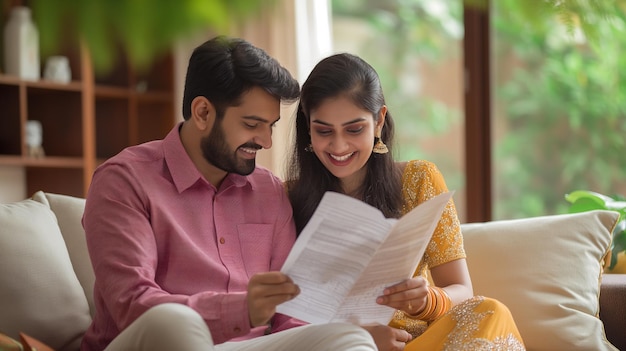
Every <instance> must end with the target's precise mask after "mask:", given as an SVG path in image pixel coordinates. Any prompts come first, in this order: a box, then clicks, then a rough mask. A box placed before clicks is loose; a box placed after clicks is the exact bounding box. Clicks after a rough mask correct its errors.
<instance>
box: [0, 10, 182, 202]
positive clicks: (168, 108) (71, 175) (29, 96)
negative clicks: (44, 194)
mask: <svg viewBox="0 0 626 351" xmlns="http://www.w3.org/2000/svg"><path fill="white" fill-rule="evenodd" d="M0 18H2V17H0ZM0 24H2V23H0ZM42 35H45V33H42ZM54 55H64V56H67V57H68V58H69V61H70V69H71V71H72V78H73V80H72V81H71V82H69V83H67V84H62V83H56V82H52V81H46V80H38V81H30V80H21V79H19V78H17V77H14V76H9V75H3V74H0V116H1V117H0V166H12V167H13V166H14V167H24V168H25V169H26V172H25V173H26V188H27V192H28V193H29V194H28V195H31V194H32V193H34V192H36V191H38V190H43V191H48V192H55V193H62V194H68V195H73V196H81V197H82V196H85V195H86V193H87V190H88V188H89V184H90V182H91V176H92V174H93V172H94V170H95V168H96V167H97V166H98V165H99V164H101V163H102V162H104V161H105V160H106V159H107V158H109V157H111V156H113V155H115V154H117V153H118V152H120V151H121V150H122V149H124V148H125V147H128V146H131V145H135V144H138V143H141V142H144V141H148V140H154V139H160V138H163V137H164V136H165V135H166V134H167V132H169V131H170V129H171V128H172V127H173V126H174V124H175V123H176V118H175V116H176V115H177V113H178V111H175V110H174V98H173V95H174V93H173V90H174V86H173V85H174V84H173V72H174V65H173V59H172V55H165V56H164V57H159V58H155V60H154V64H153V66H152V67H150V68H148V69H143V70H141V73H139V72H137V71H136V70H134V69H133V67H132V66H131V65H129V63H128V62H127V60H125V59H124V55H123V53H122V52H120V55H119V57H120V59H119V60H118V63H117V64H116V65H115V66H114V67H113V69H112V70H111V71H110V72H108V73H107V74H104V75H96V73H95V71H94V70H93V67H92V64H91V58H90V54H89V52H88V51H87V49H86V48H85V47H84V46H83V45H80V44H78V43H76V44H74V45H73V44H71V43H65V44H63V45H62V46H61V47H60V48H58V52H55V53H54ZM45 60H46V57H42V58H41V62H45ZM138 89H139V90H138ZM28 120H38V121H40V122H41V124H42V129H43V143H42V146H43V148H44V151H45V154H46V156H45V157H43V158H34V157H30V156H28V150H27V147H26V145H25V141H24V132H25V125H26V122H27V121H28Z"/></svg>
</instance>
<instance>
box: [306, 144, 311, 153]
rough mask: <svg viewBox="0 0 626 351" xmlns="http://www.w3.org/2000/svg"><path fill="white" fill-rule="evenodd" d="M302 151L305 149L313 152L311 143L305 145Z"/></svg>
mask: <svg viewBox="0 0 626 351" xmlns="http://www.w3.org/2000/svg"><path fill="white" fill-rule="evenodd" d="M304 151H306V152H313V145H311V144H309V145H307V147H305V148H304Z"/></svg>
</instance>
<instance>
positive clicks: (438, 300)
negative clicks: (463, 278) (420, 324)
mask: <svg viewBox="0 0 626 351" xmlns="http://www.w3.org/2000/svg"><path fill="white" fill-rule="evenodd" d="M451 307H452V300H451V299H450V296H449V295H448V293H446V291H445V290H443V289H442V288H439V287H436V286H429V287H428V294H427V295H426V306H424V309H423V310H422V312H420V313H418V314H417V315H411V314H408V313H406V312H404V315H405V316H406V317H408V318H411V319H418V320H423V321H426V322H431V321H434V320H435V319H437V318H439V317H441V316H443V315H444V314H446V312H448V311H449V310H450V308H451Z"/></svg>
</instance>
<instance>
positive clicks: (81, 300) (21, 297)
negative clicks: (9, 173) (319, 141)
mask: <svg viewBox="0 0 626 351" xmlns="http://www.w3.org/2000/svg"><path fill="white" fill-rule="evenodd" d="M84 204H85V200H84V199H81V198H76V197H71V196H66V195H60V194H52V193H44V192H41V191H40V192H37V193H35V194H34V195H33V196H32V197H31V198H29V199H25V200H23V201H19V202H15V203H9V204H1V205H0V247H2V251H1V252H2V254H0V333H2V334H4V335H5V336H6V337H9V338H14V339H16V340H18V338H19V335H20V333H24V334H23V335H27V336H30V337H32V338H35V339H36V340H39V341H41V342H43V343H45V344H47V345H48V346H50V347H51V348H52V349H54V350H58V351H70V350H78V349H79V345H80V341H81V338H82V335H83V334H84V332H85V330H86V329H87V327H88V326H89V323H90V321H91V318H92V316H93V313H94V308H93V301H92V292H93V283H94V276H93V272H92V268H91V264H90V260H89V256H88V253H87V248H86V242H85V236H84V235H85V234H84V231H83V229H82V226H81V216H82V212H83V210H84ZM616 221H617V214H616V213H614V212H608V211H590V212H585V213H580V214H571V215H552V216H545V217H535V218H525V219H518V220H502V221H492V222H486V223H471V224H463V225H462V230H463V236H464V242H465V248H466V252H467V255H468V259H467V262H468V266H469V268H470V274H471V275H472V281H473V284H474V291H475V293H476V294H477V295H484V296H489V297H493V298H496V299H498V300H500V301H502V302H503V303H505V304H506V305H507V306H508V307H509V309H510V310H511V313H512V314H513V317H514V318H515V320H516V323H517V324H518V327H519V330H520V333H521V334H522V337H523V338H524V342H525V344H526V347H527V348H528V350H535V351H539V350H567V351H572V350H618V349H621V350H626V333H624V330H626V274H606V273H604V264H605V262H606V258H607V254H608V252H609V250H608V248H609V246H610V240H611V234H610V233H611V230H612V228H613V226H614V225H615V223H616Z"/></svg>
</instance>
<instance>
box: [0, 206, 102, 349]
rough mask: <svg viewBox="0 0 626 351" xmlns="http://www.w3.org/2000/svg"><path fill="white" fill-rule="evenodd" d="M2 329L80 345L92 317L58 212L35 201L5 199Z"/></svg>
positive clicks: (0, 260)
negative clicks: (58, 219)
mask: <svg viewBox="0 0 626 351" xmlns="http://www.w3.org/2000/svg"><path fill="white" fill-rule="evenodd" d="M0 248H2V251H1V252H2V254H1V255H0V313H1V317H0V332H3V333H6V334H7V335H9V336H10V337H13V338H18V337H19V336H18V335H19V334H18V333H19V332H24V333H27V334H29V335H31V336H33V337H35V338H37V339H39V340H41V341H42V342H44V343H46V344H48V345H50V346H51V347H53V348H54V349H56V350H59V351H61V350H76V349H78V345H79V343H80V339H81V338H82V335H83V333H84V332H85V330H86V329H87V327H88V326H89V323H90V322H91V317H90V315H89V305H88V303H87V299H86V298H85V294H84V292H83V289H82V287H81V285H80V283H79V282H78V279H77V278H76V274H75V273H74V270H73V269H72V264H71V262H70V258H69V255H68V252H67V248H66V247H65V243H64V240H63V237H62V235H61V231H60V230H59V226H58V224H57V220H56V217H55V215H54V213H53V212H52V211H51V210H50V208H49V207H48V206H47V205H45V204H43V203H41V202H37V201H34V200H24V201H20V202H16V203H11V204H0Z"/></svg>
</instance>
